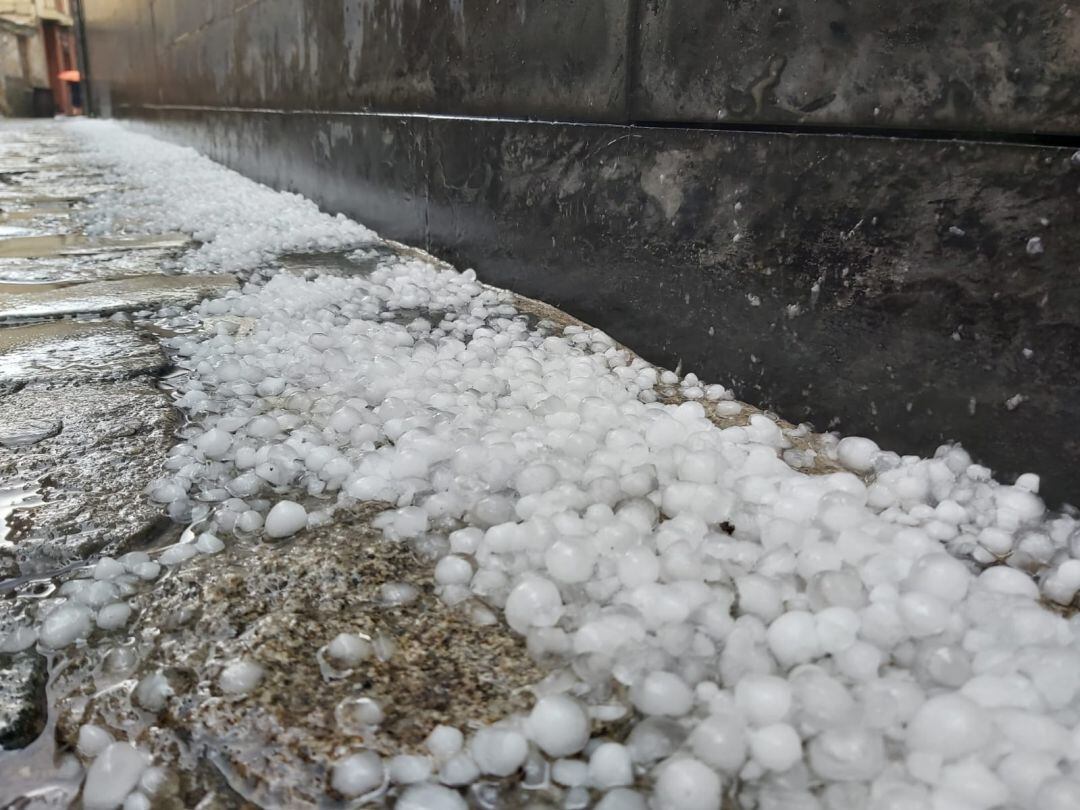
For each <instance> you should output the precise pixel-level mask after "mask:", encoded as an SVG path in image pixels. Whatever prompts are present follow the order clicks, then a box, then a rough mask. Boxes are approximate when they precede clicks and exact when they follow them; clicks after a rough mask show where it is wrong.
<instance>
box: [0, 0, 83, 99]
mask: <svg viewBox="0 0 1080 810" xmlns="http://www.w3.org/2000/svg"><path fill="white" fill-rule="evenodd" d="M73 25H74V20H73V19H72V16H71V2H70V0H0V115H9V116H31V115H37V116H42V115H45V116H49V115H53V114H54V113H64V114H65V115H75V114H78V113H80V112H81V107H82V101H81V95H82V93H81V89H82V87H81V82H80V79H81V76H80V75H79V67H78V60H77V57H76V52H75V34H74V27H73Z"/></svg>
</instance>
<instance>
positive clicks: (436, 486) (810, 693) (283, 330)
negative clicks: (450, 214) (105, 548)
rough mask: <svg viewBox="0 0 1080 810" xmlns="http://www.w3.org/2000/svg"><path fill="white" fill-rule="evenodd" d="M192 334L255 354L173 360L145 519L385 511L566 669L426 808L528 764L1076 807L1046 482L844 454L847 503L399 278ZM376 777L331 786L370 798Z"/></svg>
mask: <svg viewBox="0 0 1080 810" xmlns="http://www.w3.org/2000/svg"><path fill="white" fill-rule="evenodd" d="M201 314H202V315H203V316H204V317H211V316H222V315H229V316H233V317H232V318H231V319H230V322H231V323H237V322H239V323H242V324H245V327H244V328H242V329H240V330H236V329H235V328H234V327H232V326H230V327H227V328H226V327H222V328H220V329H219V331H218V333H217V334H215V335H213V336H211V337H207V338H193V337H180V338H176V339H174V340H173V341H172V346H173V348H174V349H175V351H176V352H177V353H178V355H179V357H180V363H181V365H182V366H183V367H185V368H187V369H189V370H190V372H191V373H190V377H189V378H188V379H187V381H186V382H184V383H182V384H181V385H180V391H179V394H178V396H179V398H178V404H179V405H180V406H181V407H182V408H183V409H185V410H186V411H187V413H188V414H189V415H190V416H191V418H192V420H193V427H192V432H191V435H190V436H189V437H188V440H187V441H186V442H185V443H183V444H181V445H179V446H178V447H176V448H175V450H174V452H173V454H172V456H171V458H170V459H169V461H168V464H167V467H168V469H169V475H168V477H165V478H162V479H161V480H159V481H157V482H155V484H154V486H153V487H152V488H151V496H152V497H154V498H155V499H157V500H159V501H161V502H167V503H168V506H169V510H170V512H171V513H172V514H174V515H176V516H178V517H180V518H181V519H186V518H187V516H188V515H190V514H191V513H192V512H193V511H195V513H196V515H197V516H198V517H205V516H210V515H212V520H213V526H214V530H215V531H218V532H235V533H236V534H238V535H249V534H257V533H259V532H260V531H261V532H263V533H265V534H266V535H267V536H269V537H286V536H289V535H292V534H294V533H296V532H298V531H300V530H302V529H303V528H305V526H308V525H316V524H318V523H320V522H323V521H325V520H327V519H328V518H329V515H330V514H331V513H332V511H333V509H334V508H337V507H341V506H347V505H349V504H351V503H354V502H357V501H366V500H382V501H388V502H390V503H392V504H395V505H396V508H395V509H392V510H390V511H387V512H385V513H384V514H383V515H382V516H380V518H379V519H378V524H379V525H380V527H381V528H382V529H383V531H384V533H385V534H386V535H387V537H388V538H390V539H391V540H409V541H412V542H424V543H427V544H428V545H429V546H431V547H435V548H440V549H441V550H442V552H443V556H442V557H441V559H440V560H439V562H438V564H437V566H436V568H435V578H436V581H437V583H438V587H439V593H440V596H441V598H442V599H443V601H444V602H446V604H448V605H456V604H458V603H461V602H464V601H465V600H466V599H469V598H470V597H479V598H480V599H481V600H483V601H484V602H485V603H486V604H488V605H490V606H492V607H494V608H498V609H500V610H501V611H502V613H503V616H504V618H505V620H506V622H507V623H508V624H509V625H510V626H511V627H512V628H513V629H514V630H515V631H517V632H518V633H520V634H522V635H523V636H524V637H525V638H526V640H527V643H528V646H529V649H530V651H531V652H532V653H533V654H535V655H536V656H538V657H543V658H552V659H554V660H561V661H564V662H567V663H568V664H569V667H570V669H571V671H572V673H573V676H574V677H573V678H572V679H571V680H570V681H569V682H563V683H561V684H560V687H559V689H560V690H561V691H563V692H564V694H562V695H557V694H553V695H549V696H548V697H545V698H544V699H542V700H541V701H540V702H539V703H538V704H537V707H536V709H535V710H534V711H533V713H532V714H531V715H530V717H529V718H527V719H526V720H524V721H523V720H520V719H519V720H517V721H508V723H507V725H506V727H501V726H499V727H493V728H491V729H487V730H484V731H482V732H480V733H479V734H477V735H476V737H475V738H474V739H473V740H472V741H471V743H470V744H469V745H468V747H467V748H462V749H461V750H460V751H454V752H452V753H450V754H448V755H446V756H444V757H442V759H441V760H439V759H438V757H436V762H435V765H436V766H439V767H438V768H437V769H436V770H434V771H432V770H431V768H429V769H428V771H430V772H431V774H432V775H431V780H432V781H433V782H434V781H438V780H439V779H441V780H442V782H443V783H444V784H449V785H456V784H460V783H461V782H462V780H463V778H465V777H468V776H470V775H471V777H472V778H476V777H478V776H479V775H480V774H482V773H486V774H494V775H503V774H507V773H513V772H514V771H516V770H517V769H518V768H520V767H522V766H523V765H524V764H525V763H526V759H527V755H528V750H529V747H528V743H529V742H530V741H531V742H532V743H533V744H535V745H536V746H538V747H539V748H540V750H542V751H543V752H544V753H545V754H547V755H548V757H549V758H550V759H552V760H553V761H554V762H553V766H552V774H553V777H554V778H555V779H556V781H560V780H562V782H563V783H564V784H566V785H568V786H570V787H573V788H578V787H581V788H585V787H591V788H594V789H597V790H611V791H617V792H613V793H612V794H611V797H610V798H611V800H610V801H608V800H604V801H605V803H603V804H602V805H601V806H602V807H604V808H605V810H608V808H611V809H612V810H614V808H622V807H626V808H630V807H637V806H640V801H641V799H640V796H638V794H636V793H633V792H632V791H629V790H628V788H630V787H631V786H632V785H633V784H635V783H636V780H637V778H638V777H639V776H645V777H647V780H648V783H649V784H651V790H652V793H653V798H654V800H655V802H656V804H657V805H658V806H661V807H678V808H686V809H687V810H694V809H695V808H702V809H703V810H704V809H705V808H717V807H719V806H720V803H721V797H722V795H723V794H724V793H725V791H727V790H729V789H733V788H734V789H735V790H736V791H737V793H738V798H739V801H740V803H741V804H742V806H746V807H751V806H758V807H763V808H801V807H806V808H819V807H827V808H836V809H837V810H839V809H840V808H864V807H874V808H882V810H884V809H885V808H890V809H891V808H896V809H897V810H899V808H905V809H906V808H917V807H927V808H991V807H1000V806H1014V807H1036V808H1040V810H1057V808H1066V807H1068V808H1074V807H1080V769H1078V767H1077V763H1078V762H1080V731H1078V727H1080V716H1078V711H1080V640H1078V638H1077V634H1078V633H1080V625H1078V624H1077V620H1073V619H1068V618H1065V617H1064V616H1063V615H1062V614H1061V613H1059V612H1054V611H1052V610H1048V609H1047V608H1046V607H1045V606H1044V604H1041V602H1051V603H1056V604H1059V605H1062V606H1065V605H1069V604H1071V603H1072V602H1073V599H1074V597H1075V595H1076V592H1077V589H1078V588H1080V561H1078V560H1076V559H1073V556H1072V555H1073V553H1074V552H1076V551H1080V548H1077V546H1080V534H1078V532H1077V523H1076V521H1074V520H1073V519H1072V518H1070V517H1064V516H1061V517H1055V518H1048V517H1047V516H1046V515H1045V514H1044V511H1045V510H1044V505H1043V503H1042V501H1041V500H1040V499H1039V497H1038V495H1037V494H1036V490H1037V489H1038V480H1037V478H1036V477H1035V476H1030V475H1029V476H1024V477H1022V478H1021V479H1020V481H1018V482H1017V485H1016V486H1002V485H999V484H998V483H996V482H994V481H993V480H992V479H991V476H990V471H989V470H987V469H986V468H984V467H980V466H978V465H975V464H972V462H971V459H970V458H969V457H968V456H967V454H966V453H964V451H962V450H960V449H959V448H955V447H953V448H942V450H940V451H939V452H938V454H937V456H936V457H935V458H933V459H919V458H916V457H904V458H901V457H899V456H896V455H895V454H892V453H886V452H880V451H879V450H878V448H877V447H876V445H874V444H873V443H872V442H870V441H869V440H866V439H859V438H854V437H852V438H847V439H843V440H842V441H840V442H839V444H838V446H837V447H836V452H837V455H838V457H839V460H840V461H841V462H842V463H843V464H844V465H845V466H847V467H848V468H849V469H851V470H852V472H843V473H835V474H831V475H822V476H809V475H806V474H803V473H800V472H798V471H796V470H793V469H792V468H791V467H789V466H788V465H786V464H785V463H783V462H782V461H781V460H780V458H779V455H778V451H780V450H782V449H783V448H784V447H785V446H787V445H788V440H787V439H786V437H785V435H784V433H783V431H782V430H781V429H780V428H779V427H778V426H777V425H776V424H775V423H774V422H773V421H771V420H770V419H768V418H766V417H765V416H760V415H758V416H754V417H752V418H751V419H750V422H749V424H748V425H747V426H745V427H729V428H726V429H719V428H718V427H716V426H715V425H714V424H713V423H712V422H711V421H710V420H709V419H708V418H707V417H706V411H705V408H704V407H703V406H702V404H701V403H700V402H699V401H695V400H694V399H688V400H687V401H685V402H684V403H683V404H680V405H665V404H661V403H659V402H657V401H656V399H657V396H656V387H657V385H658V383H659V374H658V371H657V369H656V368H654V367H652V366H650V365H649V364H647V363H645V362H644V361H642V360H641V359H639V358H636V357H634V356H632V355H631V354H629V353H628V352H626V351H624V350H622V349H620V348H618V347H617V346H616V345H614V344H613V343H612V342H611V341H610V339H608V338H607V337H606V336H604V335H603V334H601V333H598V332H594V331H589V330H586V329H580V328H575V327H570V328H567V329H565V330H563V331H562V332H561V333H559V334H556V333H554V332H552V331H550V330H544V329H540V328H536V327H534V326H530V324H529V322H528V321H527V319H526V318H525V317H523V316H521V315H519V314H518V313H517V312H516V311H515V310H514V308H513V307H512V305H511V304H510V302H509V299H508V298H507V297H506V296H505V295H504V294H501V293H498V292H496V291H493V290H491V289H488V288H485V287H484V286H483V285H481V284H479V283H478V282H477V281H476V280H475V277H474V276H473V274H471V273H461V274H458V273H455V272H452V271H448V270H443V269H439V268H436V267H434V266H432V265H430V264H425V263H423V262H420V261H403V262H400V263H397V264H394V265H391V266H386V267H383V268H381V269H379V270H377V271H376V272H375V273H374V274H373V275H371V276H369V277H365V278H355V277H354V278H334V277H320V278H316V279H313V280H305V279H301V278H297V277H295V276H291V275H286V274H281V275H278V276H276V277H275V278H273V279H272V280H271V281H269V282H268V283H267V284H266V285H265V286H262V287H250V286H249V287H248V288H247V289H245V290H244V291H243V292H242V293H234V294H230V295H229V296H227V297H225V298H222V299H218V300H215V301H211V302H207V303H205V304H203V305H202V307H201ZM691 382H696V381H691ZM688 387H693V388H697V389H698V390H696V391H694V392H693V393H694V395H695V396H697V397H705V398H706V399H707V398H708V397H709V396H712V397H716V396H718V395H723V391H722V389H718V388H712V387H710V388H709V389H708V390H707V392H706V389H705V388H703V387H698V386H696V385H694V386H684V390H686V388H688ZM856 473H857V474H856ZM867 480H869V481H871V483H869V484H867V483H866V481H867ZM298 492H299V493H306V495H307V496H309V497H307V498H304V497H300V496H298V495H296V493H298ZM283 496H286V497H283ZM302 503H303V504H307V507H305V506H304V505H302ZM309 509H310V511H308V510H309ZM1070 543H1072V545H1070ZM616 685H617V686H616ZM619 695H626V696H627V698H628V700H629V701H630V702H631V703H632V704H633V708H634V709H635V710H636V712H637V714H636V717H637V718H638V722H637V724H636V726H635V727H634V728H633V730H632V732H631V733H630V735H629V737H628V738H627V739H626V740H625V741H624V743H613V742H605V741H599V740H595V741H590V740H589V735H588V715H587V712H586V710H585V708H584V706H586V705H591V706H593V707H594V708H593V713H594V716H599V713H600V712H601V711H602V710H603V709H602V707H603V706H605V705H606V706H610V704H611V703H612V702H613V701H617V699H618V696H619ZM553 741H554V742H553ZM372 756H373V755H369V754H363V755H361V754H358V755H357V757H359V759H348V760H346V761H344V762H342V763H340V768H339V774H340V780H341V786H344V788H347V787H348V785H349V784H355V785H361V786H363V787H364V788H365V789H373V787H375V786H377V785H378V784H381V783H382V776H383V770H382V769H383V768H384V765H383V764H382V763H375V762H374V761H373V760H372V761H369V760H371V757H372ZM376 764H378V767H376ZM385 767H389V765H386V766H385ZM428 771H425V773H427V772H428ZM463 774H464V775H465V777H463ZM365 775H366V778H365ZM376 777H377V778H376ZM350 779H352V780H354V782H350V781H349V780H350ZM431 790H434V788H433V787H432V788H431ZM342 792H347V791H346V790H345V789H343V790H342ZM432 795H435V794H434V793H433V794H432ZM447 806H452V805H447Z"/></svg>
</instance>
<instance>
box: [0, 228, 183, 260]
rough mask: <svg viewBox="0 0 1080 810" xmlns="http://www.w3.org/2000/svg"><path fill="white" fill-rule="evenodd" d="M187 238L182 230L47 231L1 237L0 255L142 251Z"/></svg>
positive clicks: (179, 244) (180, 243) (31, 256)
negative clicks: (86, 233)
mask: <svg viewBox="0 0 1080 810" xmlns="http://www.w3.org/2000/svg"><path fill="white" fill-rule="evenodd" d="M0 235H2V234H0ZM190 241H191V240H190V239H189V238H188V237H187V236H186V235H185V234H182V233H169V234H163V235H161V236H132V237H103V236H84V235H83V234H72V233H65V234H50V235H48V236H18V237H15V238H13V239H0V258H7V259H39V258H44V257H47V256H77V255H80V254H86V253H102V252H105V251H110V250H116V249H117V248H123V249H124V250H144V249H147V248H163V247H183V246H184V245H186V244H188V242H190Z"/></svg>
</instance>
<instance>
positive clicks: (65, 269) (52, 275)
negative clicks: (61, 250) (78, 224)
mask: <svg viewBox="0 0 1080 810" xmlns="http://www.w3.org/2000/svg"><path fill="white" fill-rule="evenodd" d="M179 254H180V251H179V250H177V249H175V248H146V249H143V250H111V251H107V252H102V253H84V254H80V255H74V256H48V257H44V258H37V259H29V258H17V259H0V284H32V283H44V282H64V283H75V282H82V281H110V280H114V279H119V278H127V277H129V276H142V275H149V274H154V273H160V272H161V270H162V268H167V267H171V266H172V265H174V264H175V263H176V260H177V258H178V256H179Z"/></svg>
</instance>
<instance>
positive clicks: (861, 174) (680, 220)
mask: <svg viewBox="0 0 1080 810" xmlns="http://www.w3.org/2000/svg"><path fill="white" fill-rule="evenodd" d="M157 115H158V117H157V120H156V123H155V127H156V128H157V131H158V132H159V133H160V134H163V135H165V136H166V137H171V138H177V139H180V140H183V141H185V142H188V143H192V144H194V145H196V146H198V147H200V148H202V149H204V150H206V151H208V152H209V153H210V154H211V155H212V156H214V157H215V158H217V159H219V160H222V161H224V162H226V163H228V164H230V165H233V166H235V167H236V168H238V169H240V170H241V171H244V172H245V173H250V174H252V175H253V176H256V177H258V178H259V179H261V180H264V181H265V182H269V183H271V184H274V185H279V186H282V187H288V188H292V189H295V190H298V191H301V192H303V193H305V194H309V195H311V196H312V197H314V199H316V200H318V201H319V202H320V203H321V204H323V205H324V206H325V207H327V208H328V209H330V210H334V211H338V210H340V211H344V212H346V213H348V214H350V215H351V216H354V217H356V218H358V219H359V220H361V221H364V222H369V223H372V224H373V225H375V226H376V227H380V228H382V229H383V230H384V231H385V232H386V233H387V235H390V236H393V237H395V238H399V239H404V240H407V241H409V242H412V243H414V244H425V245H428V246H429V247H430V248H431V249H432V250H433V251H435V252H436V253H437V254H438V255H440V256H443V257H445V258H447V259H450V260H452V261H454V262H456V263H457V264H458V265H459V266H462V267H466V266H472V267H475V268H476V269H477V271H478V272H479V273H480V275H481V277H482V278H484V279H486V280H488V281H491V282H493V283H496V284H500V285H505V286H509V287H511V288H512V289H515V290H517V291H520V292H522V293H525V294H528V295H534V296H538V297H542V298H544V299H545V300H548V301H550V302H552V303H554V304H556V305H558V306H561V307H563V308H565V309H566V310H568V311H570V312H572V313H574V314H575V315H579V316H581V317H583V318H585V319H586V320H588V321H590V322H592V323H594V324H596V325H598V326H600V327H601V328H604V329H606V330H608V331H609V332H610V333H611V334H612V335H613V336H615V337H616V338H618V339H620V340H622V341H624V342H626V343H627V344H629V345H630V346H632V347H634V348H635V349H637V350H638V351H639V352H641V353H642V354H643V355H645V356H646V357H648V358H650V359H652V360H655V361H658V362H661V363H664V364H667V365H669V366H674V365H675V364H676V363H677V362H678V361H680V360H681V361H682V362H683V364H684V367H685V368H686V369H687V370H693V371H696V372H698V373H700V374H702V375H703V376H706V377H708V378H709V379H711V380H717V381H721V382H725V383H730V384H733V385H734V387H735V389H736V392H737V393H738V394H739V395H740V396H742V397H744V398H746V399H748V400H750V401H754V402H757V403H760V404H763V405H771V406H774V407H775V408H777V409H778V410H779V411H780V412H781V413H783V414H784V415H785V416H787V417H788V418H791V419H795V420H800V419H807V420H810V421H812V422H813V423H814V424H815V425H816V426H817V427H818V428H836V429H840V430H843V431H845V432H852V433H859V434H865V435H870V436H873V437H875V438H877V439H879V440H880V441H881V442H882V443H883V444H885V445H887V446H889V447H891V448H893V449H897V450H901V451H906V452H919V453H929V452H932V451H933V450H934V448H935V447H936V445H937V444H938V443H939V442H942V441H946V440H950V439H955V440H959V441H961V442H963V443H964V444H965V445H966V446H967V447H968V448H969V449H970V450H971V451H972V452H973V454H974V455H975V456H976V457H977V458H979V459H980V460H982V461H984V462H985V463H988V464H989V465H991V466H992V467H994V468H995V469H996V470H997V471H998V472H999V473H1000V474H1001V475H1002V476H1003V477H1005V478H1006V479H1008V478H1010V477H1011V476H1014V475H1016V474H1018V473H1020V472H1023V471H1027V470H1031V471H1035V472H1039V473H1042V474H1044V475H1045V476H1046V492H1047V493H1048V494H1049V496H1050V498H1051V499H1067V500H1072V501H1074V502H1077V501H1080V430H1078V429H1077V425H1080V394H1078V392H1080V354H1077V352H1076V347H1077V346H1080V273H1078V272H1077V268H1078V267H1080V166H1078V165H1074V163H1073V162H1072V161H1071V160H1070V156H1071V154H1072V152H1071V150H1065V149H1056V148H1042V147H1025V146H1007V145H986V144H980V145H971V144H963V143H956V142H942V141H928V140H899V139H885V138H865V137H859V138H850V137H835V136H823V135H779V134H772V135H770V134H755V133H721V132H711V131H702V130H697V131H688V130H679V129H658V128H648V129H641V128H635V127H620V126H599V125H594V126H575V125H558V124H544V123H533V124H527V123H511V122H497V121H475V120H474V121H468V120H447V119H430V118H393V117H385V118H384V117H380V116H376V117H364V116H340V115H339V116H333V115H331V116H279V115H278V116H275V115H266V114H242V116H243V118H244V119H245V120H243V121H242V120H238V118H237V116H238V115H241V114H237V113H207V114H203V115H198V116H193V115H191V114H183V113H179V112H160V113H158V114H157ZM332 130H333V131H337V132H338V133H339V136H338V137H336V138H330V139H327V136H326V133H328V132H330V131H332ZM347 132H348V133H351V135H346V134H345V133H347ZM237 133H239V134H237ZM384 150H386V151H384ZM338 175H341V176H340V177H339V176H338ZM353 189H356V190H358V191H359V193H352V190H353ZM388 206H389V207H388ZM1033 239H1037V240H1038V241H1037V242H1033V241H1032V240H1033ZM1040 248H1041V252H1040V250H1039V249H1040ZM1017 395H1019V396H1020V397H1021V399H1020V400H1019V404H1018V405H1016V404H1015V402H1016V400H1014V397H1016V396H1017ZM1010 400H1012V401H1013V403H1014V405H1013V406H1012V407H1010V405H1009V404H1007V403H1009V402H1010Z"/></svg>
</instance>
